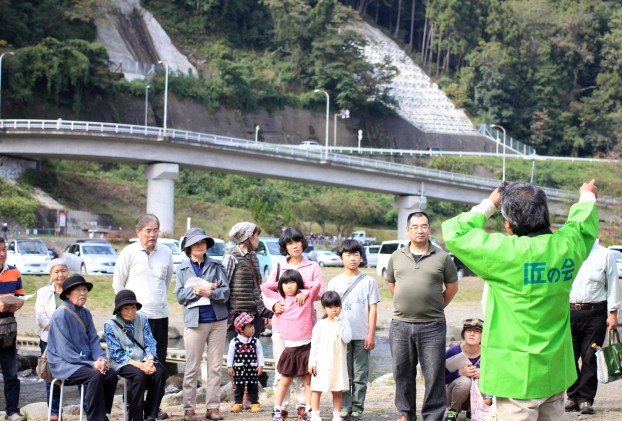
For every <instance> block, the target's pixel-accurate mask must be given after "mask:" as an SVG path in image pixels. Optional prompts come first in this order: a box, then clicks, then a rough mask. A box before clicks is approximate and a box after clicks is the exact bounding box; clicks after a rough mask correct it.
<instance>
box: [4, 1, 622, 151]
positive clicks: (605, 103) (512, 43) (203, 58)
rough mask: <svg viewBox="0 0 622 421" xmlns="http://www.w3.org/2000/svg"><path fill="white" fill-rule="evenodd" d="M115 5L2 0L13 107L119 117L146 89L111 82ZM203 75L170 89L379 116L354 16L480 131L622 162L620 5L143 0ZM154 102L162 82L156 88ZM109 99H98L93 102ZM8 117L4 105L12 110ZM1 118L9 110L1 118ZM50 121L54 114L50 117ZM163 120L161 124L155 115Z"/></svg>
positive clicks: (224, 102) (372, 69)
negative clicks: (109, 24)
mask: <svg viewBox="0 0 622 421" xmlns="http://www.w3.org/2000/svg"><path fill="white" fill-rule="evenodd" d="M106 5H109V2H108V1H107V0H99V1H93V0H32V1H20V2H6V1H4V2H0V52H2V51H8V50H14V51H15V52H16V55H15V56H14V57H11V58H10V60H9V59H8V57H5V58H7V60H5V63H4V71H5V76H6V79H5V80H6V85H5V88H4V89H5V90H6V94H7V95H5V98H6V99H7V100H8V101H9V102H10V105H11V106H10V107H8V111H7V112H8V115H11V111H12V110H17V111H21V112H24V110H28V109H30V106H31V105H33V104H39V103H42V104H45V105H47V106H49V107H51V109H52V108H53V107H56V106H68V107H70V108H71V109H73V111H74V113H75V114H76V116H79V115H80V112H81V111H82V110H84V109H86V108H88V107H89V106H93V104H95V103H98V106H101V104H106V106H108V107H110V109H112V110H113V115H114V112H116V113H117V115H119V114H118V113H119V110H118V109H117V108H116V107H117V106H118V104H119V103H120V102H122V99H123V98H126V97H137V98H139V97H141V96H142V95H143V94H144V87H145V82H141V81H135V82H132V83H128V82H126V81H124V80H123V79H121V80H119V77H118V75H114V74H112V73H110V71H109V69H108V63H107V54H106V51H105V49H103V48H102V47H101V46H99V45H97V44H94V43H93V40H94V37H95V30H94V25H93V23H92V22H93V20H94V19H95V18H96V17H98V16H99V15H100V14H101V8H100V7H104V6H106ZM143 5H144V6H145V7H146V8H147V9H149V10H150V11H152V12H153V13H154V14H155V15H156V17H157V18H158V20H159V21H160V22H161V24H162V25H163V26H164V28H165V29H166V30H167V32H168V33H169V34H171V36H172V37H173V39H174V40H175V42H176V43H177V44H178V45H179V46H180V47H181V49H182V50H183V51H184V52H185V53H186V54H187V55H188V56H189V57H190V59H191V60H192V62H193V63H194V64H195V65H196V66H197V68H198V69H199V75H198V77H191V76H188V75H180V74H178V75H173V76H172V77H171V81H170V90H171V91H172V92H174V93H175V95H177V96H179V97H186V98H192V99H193V100H195V101H196V102H198V103H200V104H202V105H203V106H205V107H206V108H208V109H210V110H216V109H218V108H219V107H228V108H233V109H239V110H242V111H247V110H251V109H255V108H257V107H263V108H266V109H268V110H271V111H273V110H278V109H279V108H281V107H283V106H285V105H293V106H300V107H302V106H305V107H306V106H314V105H315V106H316V107H317V108H318V109H321V106H322V103H323V97H322V96H320V95H315V94H313V93H312V91H313V89H315V88H323V89H326V90H327V91H328V92H330V94H331V95H330V97H331V101H332V102H333V107H336V108H337V109H339V108H350V109H353V110H358V111H357V115H361V116H364V115H369V116H373V117H375V118H381V117H382V115H386V113H390V112H391V110H392V109H393V107H394V106H395V104H394V101H393V99H392V98H391V97H390V96H389V95H388V94H387V91H386V90H385V89H384V87H383V83H385V82H387V81H388V80H390V79H391V77H392V76H393V74H394V72H395V68H394V67H392V66H391V65H390V64H389V63H384V64H382V65H380V66H372V65H370V64H368V63H366V62H365V60H364V59H363V56H362V53H361V47H362V45H363V41H362V40H361V39H360V37H359V36H358V35H357V34H356V33H354V32H353V31H351V30H349V28H350V27H351V25H356V22H357V19H359V18H360V17H362V18H364V19H367V20H369V21H372V22H373V23H374V24H376V25H378V26H379V27H381V28H384V30H385V31H386V32H387V33H388V34H390V35H391V36H392V37H394V38H395V39H396V40H397V41H398V42H401V43H402V44H403V46H404V48H405V49H406V50H407V51H409V52H410V54H411V56H412V57H413V58H414V59H415V60H416V61H418V62H419V63H420V64H421V66H422V67H423V68H424V69H425V70H426V71H427V72H428V74H430V75H431V76H432V78H433V79H435V81H436V82H437V83H438V85H439V86H440V87H441V88H442V89H444V90H445V92H446V93H447V94H448V95H450V97H451V98H452V99H453V101H454V102H455V103H456V104H457V106H459V107H463V108H464V109H466V111H467V112H468V113H469V115H470V116H471V117H472V118H473V119H474V120H475V122H481V123H488V124H490V123H495V124H500V125H503V126H504V127H505V128H506V129H507V130H508V134H510V135H512V136H513V137H514V138H517V139H520V140H521V141H523V142H525V143H527V144H530V145H533V146H535V147H536V148H537V149H538V151H539V153H540V154H547V153H548V154H562V155H575V156H586V155H596V154H611V153H614V154H618V153H619V152H620V137H621V136H622V119H620V115H621V113H620V111H621V110H620V107H621V104H622V101H621V99H622V77H621V76H622V73H621V72H622V70H621V69H622V58H621V57H622V56H621V55H620V54H619V45H620V44H621V43H622V8H620V3H619V1H615V0H563V1H559V0H529V1H528V0H504V1H503V0H473V1H461V0H423V1H416V0H382V1H379V0H342V1H337V0H260V1H249V0H192V1H190V0H144V1H143ZM150 84H151V85H152V89H153V90H152V92H153V93H154V94H160V93H161V92H162V89H163V75H159V76H157V77H156V78H155V79H154V80H152V81H150ZM97 100H101V102H97ZM5 108H6V107H5ZM6 115H7V114H6V113H5V116H6ZM52 117H54V116H52ZM156 117H157V118H158V119H159V120H160V121H157V124H161V118H162V116H161V115H156Z"/></svg>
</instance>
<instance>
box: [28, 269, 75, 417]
mask: <svg viewBox="0 0 622 421" xmlns="http://www.w3.org/2000/svg"><path fill="white" fill-rule="evenodd" d="M68 276H69V270H68V268H67V264H66V263H65V261H64V260H63V259H54V260H52V261H51V262H50V283H49V285H46V286H44V287H41V288H39V289H38V290H37V302H36V303H35V315H36V317H37V328H36V330H35V332H36V333H37V335H39V348H41V354H43V351H45V348H47V346H48V333H49V331H50V319H51V318H52V314H53V313H54V311H56V308H57V307H58V306H59V305H61V303H62V302H63V300H61V299H60V293H61V292H62V291H63V281H64V280H65V279H67V277H68ZM45 390H46V393H47V396H48V397H49V396H50V382H45ZM59 400H60V392H59V391H58V390H57V391H56V392H55V393H54V399H53V400H52V417H51V418H50V420H51V421H57V420H58V403H59Z"/></svg>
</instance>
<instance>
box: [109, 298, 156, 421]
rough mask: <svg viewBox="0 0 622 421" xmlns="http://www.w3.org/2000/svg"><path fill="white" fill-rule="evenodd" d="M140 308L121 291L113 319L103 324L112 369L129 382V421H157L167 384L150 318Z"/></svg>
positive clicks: (115, 301) (116, 300)
mask: <svg viewBox="0 0 622 421" xmlns="http://www.w3.org/2000/svg"><path fill="white" fill-rule="evenodd" d="M141 307H142V305H141V304H140V303H139V302H138V301H137V300H136V294H134V292H133V291H131V290H129V289H124V290H122V291H119V293H118V294H117V295H116V297H115V299H114V311H113V313H112V314H113V315H114V317H112V318H111V319H110V320H108V321H107V322H106V323H105V324H104V335H105V337H106V343H107V344H108V355H109V356H110V366H111V367H112V368H114V369H115V370H117V373H119V375H120V376H121V377H123V378H125V381H126V382H127V399H128V402H127V404H128V406H129V416H130V421H143V419H146V420H155V419H157V417H158V408H159V407H160V402H161V401H162V397H163V396H164V386H165V383H166V374H165V370H164V366H163V365H162V363H160V362H159V361H158V359H157V356H156V354H157V353H156V340H155V339H154V338H153V334H152V333H151V328H150V327H149V321H148V319H147V316H145V315H144V314H142V313H137V311H138V310H140V308H141ZM145 391H147V398H146V399H145Z"/></svg>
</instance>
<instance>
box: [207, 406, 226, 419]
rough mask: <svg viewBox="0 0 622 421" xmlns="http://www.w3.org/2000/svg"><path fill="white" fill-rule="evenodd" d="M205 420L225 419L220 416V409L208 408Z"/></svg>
mask: <svg viewBox="0 0 622 421" xmlns="http://www.w3.org/2000/svg"><path fill="white" fill-rule="evenodd" d="M205 419H206V420H224V419H225V417H223V416H222V415H220V409H218V408H208V409H207V411H205Z"/></svg>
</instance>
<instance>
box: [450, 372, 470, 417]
mask: <svg viewBox="0 0 622 421" xmlns="http://www.w3.org/2000/svg"><path fill="white" fill-rule="evenodd" d="M447 407H448V408H451V409H454V410H456V411H458V412H460V411H462V410H465V411H467V410H469V409H471V378H470V377H467V376H460V377H458V378H457V379H455V380H454V381H452V382H451V383H449V384H448V385H447Z"/></svg>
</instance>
